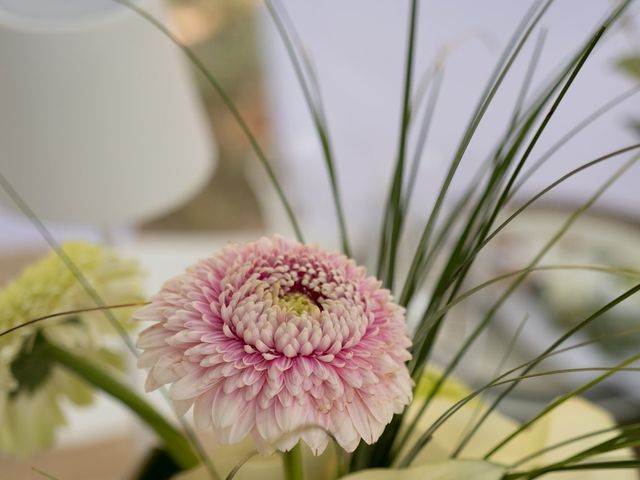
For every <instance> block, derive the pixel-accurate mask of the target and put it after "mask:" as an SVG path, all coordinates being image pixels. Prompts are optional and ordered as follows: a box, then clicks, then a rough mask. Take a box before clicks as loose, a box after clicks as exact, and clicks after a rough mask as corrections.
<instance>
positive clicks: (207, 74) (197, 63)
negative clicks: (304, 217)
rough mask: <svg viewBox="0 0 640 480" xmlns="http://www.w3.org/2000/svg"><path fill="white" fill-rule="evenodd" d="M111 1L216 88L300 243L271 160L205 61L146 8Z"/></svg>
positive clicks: (294, 221)
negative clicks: (162, 39) (171, 46)
mask: <svg viewBox="0 0 640 480" xmlns="http://www.w3.org/2000/svg"><path fill="white" fill-rule="evenodd" d="M112 1H113V2H116V3H118V4H120V5H122V6H124V7H126V8H128V9H130V10H132V11H133V12H135V13H136V14H138V15H139V16H140V17H141V18H143V19H144V20H146V21H147V22H149V23H150V24H151V25H152V26H153V27H154V28H155V29H156V30H158V31H159V32H160V33H162V34H163V35H164V36H165V37H167V38H168V39H169V40H170V41H171V42H172V43H173V44H174V45H176V46H177V47H178V48H179V49H180V50H181V51H182V52H183V54H184V55H185V56H186V57H187V59H188V60H189V61H190V62H191V64H192V65H193V66H194V67H196V69H197V70H198V71H199V72H200V73H201V74H202V75H203V76H204V78H205V79H206V80H207V82H208V83H209V85H211V86H212V87H213V89H214V90H215V91H216V93H217V94H218V96H219V97H220V99H221V100H222V102H223V103H224V104H225V106H226V107H227V109H228V110H229V112H230V113H231V115H232V116H233V118H234V120H235V121H236V123H237V124H238V126H239V127H240V130H242V133H243V134H244V135H245V137H246V138H247V140H248V141H249V144H250V145H251V148H252V149H253V151H254V153H255V154H256V156H257V157H258V160H259V161H260V164H261V165H262V167H263V168H264V171H265V172H266V173H267V176H268V177H269V181H270V182H271V184H272V185H273V188H274V189H275V191H276V194H277V196H278V198H279V199H280V202H281V203H282V206H283V207H284V209H285V212H286V214H287V217H288V218H289V222H290V223H291V226H292V228H293V230H294V233H295V235H296V238H297V239H298V241H299V242H300V243H304V236H303V235H302V230H301V229H300V225H299V223H298V220H297V218H296V215H295V213H294V211H293V208H292V207H291V204H290V203H289V200H288V198H287V196H286V195H285V193H284V190H283V189H282V187H281V185H280V182H279V181H278V179H277V177H276V174H275V172H274V171H273V167H272V166H271V162H270V161H269V159H268V158H267V156H266V154H265V153H264V150H263V149H262V147H261V146H260V143H259V142H258V139H257V138H256V137H255V135H254V134H253V132H252V131H251V128H250V127H249V125H248V124H247V122H246V121H245V119H244V117H243V116H242V114H241V113H240V111H239V110H238V108H237V107H236V105H235V103H234V102H233V101H232V100H231V98H230V97H229V95H228V94H227V93H226V91H225V89H224V88H223V87H222V85H221V84H220V82H219V81H218V79H217V78H216V77H215V75H214V74H213V73H212V72H211V70H209V69H208V68H207V67H206V66H205V64H204V63H203V62H202V60H200V58H199V57H198V56H197V55H196V54H195V53H194V52H193V50H191V49H190V48H189V47H187V46H186V45H184V44H182V42H180V41H179V40H178V39H177V38H176V37H175V35H173V33H171V31H169V29H168V28H167V27H166V26H164V25H163V24H162V23H161V22H160V21H159V20H158V19H157V18H155V17H154V16H153V15H151V14H150V13H149V12H147V11H146V10H144V9H143V8H141V7H139V6H138V5H136V4H135V3H132V2H131V1H129V0H112Z"/></svg>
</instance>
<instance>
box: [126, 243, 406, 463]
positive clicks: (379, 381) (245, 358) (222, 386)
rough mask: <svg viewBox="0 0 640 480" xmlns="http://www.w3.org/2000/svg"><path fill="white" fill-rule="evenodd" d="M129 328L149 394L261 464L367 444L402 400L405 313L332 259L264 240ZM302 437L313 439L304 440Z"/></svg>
mask: <svg viewBox="0 0 640 480" xmlns="http://www.w3.org/2000/svg"><path fill="white" fill-rule="evenodd" d="M135 317H136V318H137V319H140V320H150V321H153V322H155V323H154V324H153V325H152V326H150V327H149V328H147V329H146V330H144V331H143V332H142V333H141V334H140V338H139V341H138V346H139V347H140V348H141V349H143V350H144V353H143V354H142V356H141V358H140V362H139V365H140V367H144V368H149V374H148V378H147V385H146V388H147V390H153V389H155V388H157V387H159V386H160V385H165V384H171V389H170V395H171V397H172V398H173V400H174V401H176V404H177V406H178V407H179V408H180V409H181V410H182V411H183V412H186V410H187V409H188V408H190V407H191V406H193V409H194V420H195V423H196V425H197V426H198V427H201V428H213V430H214V432H215V434H216V435H217V437H218V439H219V440H220V441H222V442H225V443H234V442H238V441H240V440H241V439H242V438H243V437H244V436H245V435H247V434H249V433H251V435H252V436H253V439H254V441H255V443H256V445H257V447H258V449H260V450H261V451H262V452H265V453H267V452H270V451H273V449H274V448H278V449H280V450H288V449H290V448H292V447H293V446H294V445H295V444H296V443H297V442H298V440H299V439H300V438H302V440H303V441H304V442H306V443H307V445H309V447H311V449H312V450H313V451H314V453H316V454H319V453H321V452H322V451H323V450H324V449H325V447H326V445H327V440H328V436H327V434H326V432H327V431H328V432H331V434H332V435H333V436H334V437H335V439H336V441H337V442H338V443H339V444H340V445H341V446H342V447H343V448H344V449H345V450H347V451H353V450H354V449H355V448H356V446H357V445H358V442H359V441H360V439H363V440H364V441H365V442H367V443H372V442H375V441H376V440H377V439H378V437H379V436H380V435H381V433H382V431H383V430H384V427H385V426H386V425H387V424H388V423H389V422H390V421H391V418H392V416H393V414H394V413H399V412H401V411H402V410H403V409H404V407H405V406H406V405H407V404H408V403H409V402H410V400H411V387H412V382H411V378H410V376H409V373H408V370H407V368H406V366H405V362H406V361H407V360H408V359H409V358H410V355H409V353H408V351H407V348H408V347H409V345H410V341H409V338H408V337H407V334H406V331H405V323H404V312H403V309H402V308H401V307H399V306H398V305H396V304H395V303H393V302H392V298H391V296H390V294H389V291H388V290H384V289H382V288H381V283H380V282H379V281H378V280H376V279H375V278H373V277H367V276H366V274H365V269H364V268H362V267H358V266H357V265H356V264H355V263H354V262H353V261H352V260H350V259H348V258H346V257H345V256H343V255H341V254H338V253H327V252H325V251H323V250H321V249H320V248H318V247H315V246H309V245H301V244H298V243H294V242H291V241H287V240H285V239H282V238H279V237H275V238H263V239H261V240H258V241H257V242H253V243H248V244H245V245H233V246H228V247H226V248H224V249H223V250H222V251H221V252H219V253H218V254H217V255H215V256H214V257H211V258H207V259H204V260H201V261H200V262H198V263H196V264H195V265H193V266H192V267H190V268H189V269H188V270H187V272H186V273H184V274H183V275H180V276H178V277H175V278H173V279H171V280H169V281H168V282H167V283H166V284H165V285H164V286H163V288H162V290H161V291H160V292H159V293H158V294H157V295H155V296H154V297H153V299H152V301H151V304H150V305H148V306H146V307H144V308H143V309H141V310H139V311H138V312H137V313H136V314H135ZM312 425H316V426H319V427H321V428H308V427H310V426H312Z"/></svg>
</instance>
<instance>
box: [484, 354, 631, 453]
mask: <svg viewBox="0 0 640 480" xmlns="http://www.w3.org/2000/svg"><path fill="white" fill-rule="evenodd" d="M639 359H640V353H639V354H636V355H632V356H631V357H629V358H628V359H626V360H624V361H622V362H620V363H619V364H618V365H616V366H615V367H612V368H611V369H610V370H607V372H606V373H604V374H603V375H600V376H598V377H596V378H594V379H593V380H591V381H589V382H586V383H585V384H583V385H581V386H579V387H578V388H575V389H573V390H571V391H570V392H568V393H566V394H564V395H561V396H560V397H559V398H557V399H556V400H554V401H552V402H551V403H549V404H548V405H546V406H545V407H544V408H543V409H542V410H541V411H540V412H539V413H538V414H536V415H535V416H534V417H533V418H531V419H530V420H528V421H526V422H525V423H523V424H522V425H520V427H518V428H517V429H516V430H514V431H513V432H512V433H511V434H509V435H507V436H506V437H505V438H504V439H503V440H501V441H500V442H498V444H497V445H495V446H494V447H493V448H491V449H490V450H489V451H488V452H487V454H486V455H485V456H484V457H483V458H484V459H485V460H488V459H489V458H491V457H492V456H493V455H495V454H496V453H497V452H499V451H500V450H502V448H504V446H505V445H507V444H508V443H509V442H511V441H512V440H513V439H514V438H515V437H517V436H518V435H520V434H521V433H522V432H524V431H525V430H526V429H527V428H529V427H530V426H531V425H533V424H534V423H536V422H537V421H538V420H540V419H541V418H543V417H544V416H545V415H547V414H548V413H549V412H551V411H553V410H554V409H556V408H558V407H559V406H560V405H562V404H563V403H564V402H566V401H567V400H569V399H571V398H573V397H576V396H578V395H581V394H582V393H584V392H586V391H587V390H589V389H590V388H592V387H594V386H595V385H598V384H599V383H602V382H603V381H604V380H606V379H607V378H609V377H610V376H612V375H614V374H615V373H617V372H618V371H620V370H621V369H624V368H626V367H627V365H630V364H632V363H634V362H636V361H638V360H639Z"/></svg>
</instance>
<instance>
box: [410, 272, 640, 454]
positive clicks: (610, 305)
mask: <svg viewBox="0 0 640 480" xmlns="http://www.w3.org/2000/svg"><path fill="white" fill-rule="evenodd" d="M638 291H640V284H637V285H636V286H634V287H633V288H631V289H629V290H627V291H626V292H624V293H623V294H621V295H619V296H618V297H616V298H615V299H614V300H612V301H611V302H609V303H608V304H606V305H605V306H604V307H602V308H601V309H599V310H598V311H596V312H595V313H593V314H592V315H590V316H589V317H587V318H586V319H585V320H583V321H581V322H579V323H578V324H577V325H575V326H574V327H572V328H571V329H569V330H568V331H567V332H565V333H564V334H563V335H562V336H560V337H559V338H558V339H557V340H556V341H554V342H553V343H552V344H551V345H550V346H549V347H548V348H546V349H545V350H544V351H543V352H542V353H541V354H540V355H538V356H536V357H535V358H534V359H533V360H531V361H530V362H527V363H526V364H524V365H522V366H520V367H516V368H515V369H512V370H510V371H509V372H506V373H505V374H504V375H502V376H501V377H498V378H497V379H495V380H494V381H493V382H490V383H489V384H487V385H494V386H495V385H497V384H496V383H495V382H496V381H498V380H501V379H502V378H504V377H505V376H507V375H509V374H511V373H513V372H514V371H518V370H519V369H521V368H522V369H524V370H523V375H526V374H527V373H528V372H530V371H531V370H532V369H533V368H535V367H536V366H537V365H538V364H540V363H541V362H542V361H543V360H544V359H545V358H547V357H548V356H549V355H550V354H551V353H553V352H554V351H555V350H556V349H557V347H558V346H560V345H561V344H562V343H564V342H565V341H566V340H567V339H568V338H570V337H571V336H572V335H573V334H575V333H576V332H578V331H580V330H581V329H583V328H584V327H586V326H587V325H589V324H590V323H592V322H593V321H595V320H596V319H597V318H599V317H600V316H601V315H603V314H604V313H606V312H607V311H609V310H610V309H612V308H613V307H615V306H616V305H618V304H620V303H621V302H623V301H624V300H626V299H627V298H629V297H630V296H632V295H634V294H636V293H637V292H638ZM485 318H486V317H485ZM477 332H478V329H476V331H475V332H474V334H476V333H477ZM474 334H472V335H471V336H470V337H469V338H471V337H473V336H474ZM449 372H450V370H449ZM443 376H444V375H443ZM441 378H442V377H441ZM439 383H440V386H441V385H442V382H439ZM517 385H518V381H514V382H513V383H512V384H510V385H509V387H508V388H507V389H505V391H504V392H502V393H501V394H500V395H499V396H498V397H497V398H496V399H495V400H494V401H493V402H492V404H491V405H490V406H489V408H488V409H487V411H486V412H485V413H484V414H483V416H482V417H481V418H480V420H479V421H478V423H476V425H475V427H474V429H473V430H472V431H471V432H470V434H469V436H468V437H467V442H468V441H470V440H471V438H472V437H473V435H474V433H475V432H477V430H478V429H479V428H480V426H481V425H482V423H483V422H484V421H485V420H486V419H487V417H488V416H489V415H490V414H491V412H493V411H494V410H495V409H496V407H497V406H498V405H499V404H500V402H501V401H502V400H503V399H504V398H505V397H506V396H507V395H508V394H509V393H510V392H511V391H512V390H513V389H514V388H515V387H516V386H517ZM483 388H484V387H483ZM434 390H435V386H434ZM479 390H482V388H481V389H479ZM479 390H476V392H478V391H479ZM434 395H435V394H433V390H432V392H431V394H430V395H429V396H428V397H427V399H426V400H425V402H423V404H422V406H421V407H420V410H419V412H418V414H417V415H416V419H418V420H419V418H420V417H421V416H422V415H423V414H424V411H425V410H426V408H427V406H428V404H429V401H430V400H431V399H433V397H434ZM472 398H475V397H472ZM460 408H461V407H460ZM446 414H447V413H446V412H445V414H443V415H442V416H441V417H440V419H442V418H444V417H445V416H446ZM440 419H439V420H438V421H440ZM416 424H417V420H414V421H413V422H412V423H411V426H410V427H409V428H410V430H411V431H412V430H414V429H415V427H416ZM431 433H432V432H431V431H430V430H429V431H427V432H425V433H424V434H423V435H422V436H421V437H420V440H419V441H418V442H417V444H422V445H424V444H425V443H426V441H428V438H427V437H428V436H429V435H431ZM420 448H422V447H420ZM420 448H418V449H417V450H415V449H414V450H412V452H413V455H415V454H417V453H418V451H419V450H420ZM407 459H408V461H409V463H410V461H411V460H412V458H410V456H409V455H408V456H407V457H406V458H405V460H407ZM407 465H408V464H407Z"/></svg>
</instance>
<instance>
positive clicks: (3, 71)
mask: <svg viewBox="0 0 640 480" xmlns="http://www.w3.org/2000/svg"><path fill="white" fill-rule="evenodd" d="M137 4H138V5H139V6H140V7H142V8H144V9H145V10H147V11H149V12H150V13H152V14H153V15H154V16H156V17H157V18H159V19H160V20H161V21H163V22H164V21H165V19H166V15H165V10H164V8H163V7H164V5H163V2H162V1H161V0H140V1H138V2H137ZM0 65H1V67H0V171H1V172H2V174H3V175H4V176H5V177H6V178H7V179H8V180H9V181H10V182H11V183H12V185H13V187H14V188H15V189H16V190H17V191H18V192H19V194H20V195H21V196H22V197H23V198H24V199H25V200H26V202H27V203H28V204H29V205H30V206H31V208H32V209H33V210H34V211H35V212H36V213H37V214H38V215H39V216H41V217H42V218H44V219H47V220H54V221H59V222H71V223H87V224H96V225H105V226H113V225H121V224H128V223H133V222H137V221H140V220H143V219H146V218H149V217H151V216H154V215H157V214H159V213H162V212H165V211H167V210H169V209H171V208H173V207H175V206H177V205H179V204H180V203H181V202H183V201H185V200H186V199H188V198H189V197H190V196H191V195H192V194H193V193H194V192H195V191H197V190H198V189H199V188H201V187H202V186H203V185H204V183H205V182H206V181H207V179H208V178H209V176H210V174H211V171H212V168H213V165H214V160H215V158H214V154H213V148H212V147H213V145H212V137H211V130H210V128H209V126H208V125H207V122H206V118H205V116H204V112H203V109H202V106H201V102H200V99H199V98H198V95H197V92H196V89H195V85H194V83H193V79H192V78H191V76H190V72H189V68H188V65H187V63H186V61H185V59H184V58H183V56H182V53H181V52H180V51H179V49H178V48H176V47H175V46H174V45H173V44H172V43H171V42H170V41H169V40H168V39H167V38H166V37H165V36H164V35H162V33H160V32H159V31H158V30H157V29H156V28H154V27H153V26H151V25H150V24H149V23H148V22H147V21H146V20H144V19H143V18H141V17H140V16H139V15H137V14H136V13H135V12H133V11H131V10H129V9H128V8H126V7H124V6H122V5H119V4H117V3H116V2H114V1H113V0H0ZM0 204H6V205H11V206H12V202H11V201H10V200H9V199H8V198H6V197H5V196H4V194H3V193H2V192H0Z"/></svg>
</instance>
